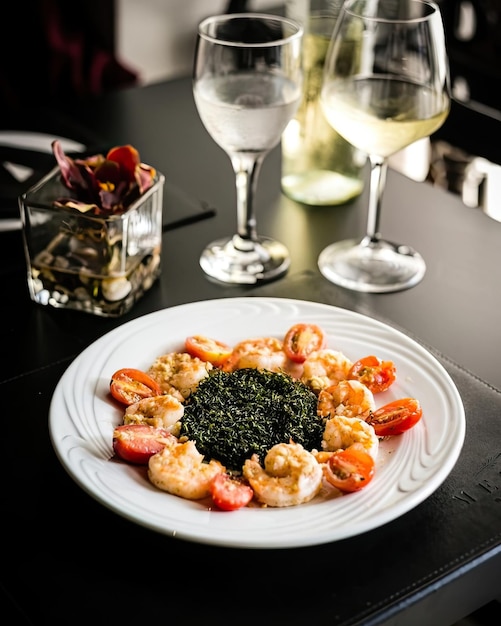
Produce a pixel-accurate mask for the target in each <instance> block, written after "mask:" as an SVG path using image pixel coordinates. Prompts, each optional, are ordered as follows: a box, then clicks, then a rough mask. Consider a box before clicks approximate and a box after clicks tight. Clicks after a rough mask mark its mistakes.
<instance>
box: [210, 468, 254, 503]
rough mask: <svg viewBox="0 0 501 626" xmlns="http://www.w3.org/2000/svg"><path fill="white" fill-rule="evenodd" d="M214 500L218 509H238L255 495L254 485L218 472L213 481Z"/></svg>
mask: <svg viewBox="0 0 501 626" xmlns="http://www.w3.org/2000/svg"><path fill="white" fill-rule="evenodd" d="M210 492H211V496H212V500H213V502H214V504H215V505H216V506H217V508H218V509H221V510H223V511H236V510H237V509H241V508H242V507H244V506H246V505H247V504H249V502H250V501H251V500H252V497H253V496H254V491H253V490H252V487H250V486H249V485H246V484H245V483H243V482H241V481H240V480H238V479H236V478H232V477H231V476H230V475H229V474H224V473H221V474H217V475H216V476H214V478H213V479H212V481H211V485H210Z"/></svg>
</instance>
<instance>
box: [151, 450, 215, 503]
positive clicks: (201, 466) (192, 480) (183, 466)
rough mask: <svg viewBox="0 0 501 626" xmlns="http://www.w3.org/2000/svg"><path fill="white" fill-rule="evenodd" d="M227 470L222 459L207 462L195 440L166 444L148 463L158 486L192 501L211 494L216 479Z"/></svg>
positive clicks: (152, 479) (154, 481)
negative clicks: (215, 477) (211, 486)
mask: <svg viewBox="0 0 501 626" xmlns="http://www.w3.org/2000/svg"><path fill="white" fill-rule="evenodd" d="M225 471H226V470H225V467H224V466H223V465H222V464H221V463H220V462H219V461H215V460H211V461H210V462H209V463H205V462H204V455H203V454H200V452H199V451H198V450H197V447H196V445H195V442H194V441H191V440H190V441H186V442H185V443H179V442H178V443H175V444H174V445H169V446H166V447H165V448H164V449H163V450H162V451H161V452H157V454H154V455H153V456H152V457H151V458H150V460H149V462H148V477H149V479H150V481H151V482H152V483H153V484H154V485H155V486H156V487H158V488H159V489H163V490H164V491H168V492H169V493H172V494H173V495H176V496H181V497H182V498H187V499H188V500H200V499H201V498H205V497H207V496H209V495H210V483H211V481H212V479H213V478H214V476H216V475H217V474H220V473H222V472H225Z"/></svg>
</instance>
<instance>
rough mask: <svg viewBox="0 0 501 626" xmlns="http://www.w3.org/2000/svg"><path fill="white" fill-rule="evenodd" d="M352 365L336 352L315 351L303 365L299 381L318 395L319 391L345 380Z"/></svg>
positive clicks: (329, 350)
mask: <svg viewBox="0 0 501 626" xmlns="http://www.w3.org/2000/svg"><path fill="white" fill-rule="evenodd" d="M352 365H353V364H352V362H351V361H350V359H348V357H346V356H345V355H344V354H343V353H342V352H339V351H338V350H331V349H330V348H324V349H323V350H316V351H315V352H312V353H311V354H310V356H309V357H308V358H307V359H306V361H305V362H304V363H303V374H302V376H301V380H302V381H303V383H305V384H306V385H308V387H310V388H311V389H312V390H313V391H314V392H315V393H319V392H320V390H321V389H325V388H326V387H330V386H331V385H333V384H334V383H336V382H338V381H340V380H346V379H347V378H348V374H349V372H350V369H351V366H352Z"/></svg>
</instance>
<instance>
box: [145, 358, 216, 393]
mask: <svg viewBox="0 0 501 626" xmlns="http://www.w3.org/2000/svg"><path fill="white" fill-rule="evenodd" d="M213 367H214V366H213V365H212V363H209V362H208V361H202V359H199V358H198V357H194V356H191V355H190V354H188V353H187V352H170V353H169V354H164V355H162V356H159V357H158V358H157V359H156V360H155V362H154V363H153V365H152V366H151V367H150V368H149V370H148V374H149V375H150V376H151V377H152V378H153V379H154V380H155V381H156V382H157V383H158V384H159V385H160V387H161V388H162V390H163V391H164V392H165V393H170V394H171V395H174V396H175V397H177V398H178V399H179V400H181V401H183V400H185V399H186V398H187V397H188V396H189V395H190V394H191V392H192V391H194V390H195V389H196V388H197V386H198V383H199V382H200V381H201V380H202V379H203V378H205V377H206V376H208V375H209V372H210V371H211V370H212V369H213Z"/></svg>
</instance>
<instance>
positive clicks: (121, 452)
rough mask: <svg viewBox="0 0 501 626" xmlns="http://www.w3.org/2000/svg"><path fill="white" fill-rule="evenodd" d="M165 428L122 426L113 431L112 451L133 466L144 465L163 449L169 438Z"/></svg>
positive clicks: (171, 436)
mask: <svg viewBox="0 0 501 626" xmlns="http://www.w3.org/2000/svg"><path fill="white" fill-rule="evenodd" d="M173 437H174V435H171V434H170V433H169V431H168V430H166V429H165V428H154V427H153V426H148V425H146V424H122V425H121V426H117V427H116V428H115V429H114V431H113V450H114V452H115V454H116V455H117V456H118V457H120V458H121V459H122V460H124V461H127V462H128V463H134V464H135V465H146V464H147V463H148V461H149V459H150V457H151V456H153V455H154V454H156V453H157V452H160V451H161V450H163V449H164V447H165V446H166V444H167V443H168V440H169V438H173Z"/></svg>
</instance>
